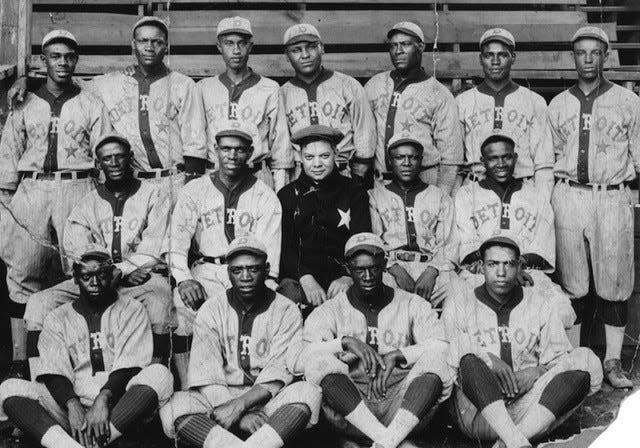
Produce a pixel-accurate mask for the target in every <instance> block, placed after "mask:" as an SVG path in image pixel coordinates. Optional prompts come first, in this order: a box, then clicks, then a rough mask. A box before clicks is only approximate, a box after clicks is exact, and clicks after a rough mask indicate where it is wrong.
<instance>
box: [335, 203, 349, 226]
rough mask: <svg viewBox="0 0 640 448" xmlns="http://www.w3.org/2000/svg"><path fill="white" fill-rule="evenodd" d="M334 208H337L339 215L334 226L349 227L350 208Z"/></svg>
mask: <svg viewBox="0 0 640 448" xmlns="http://www.w3.org/2000/svg"><path fill="white" fill-rule="evenodd" d="M336 210H338V214H339V215H340V222H339V223H338V225H337V226H336V227H340V226H345V227H346V228H347V229H349V228H350V227H349V224H351V209H350V208H348V209H347V210H346V211H344V210H340V209H339V208H338V209H336Z"/></svg>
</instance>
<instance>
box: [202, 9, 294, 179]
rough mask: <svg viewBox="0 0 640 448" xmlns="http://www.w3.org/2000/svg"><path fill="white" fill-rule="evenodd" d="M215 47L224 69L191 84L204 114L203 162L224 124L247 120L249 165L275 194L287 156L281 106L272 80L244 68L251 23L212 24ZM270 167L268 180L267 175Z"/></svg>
mask: <svg viewBox="0 0 640 448" xmlns="http://www.w3.org/2000/svg"><path fill="white" fill-rule="evenodd" d="M216 32H217V36H218V42H217V47H218V50H219V51H220V53H221V54H222V59H223V60H224V63H225V65H226V71H225V72H224V73H222V74H220V75H217V76H214V77H212V78H204V79H203V80H202V81H200V82H198V84H197V91H198V95H199V97H200V99H201V101H202V103H203V107H204V111H205V114H206V129H207V146H208V159H209V160H212V161H214V162H215V160H216V151H215V135H216V133H217V132H218V129H219V128H220V125H221V123H224V122H225V121H227V120H243V121H250V122H252V123H253V124H255V125H256V129H257V130H258V133H257V134H256V135H253V136H252V137H253V142H254V145H253V146H254V151H253V155H252V156H251V159H250V160H249V167H250V169H251V171H252V172H254V173H255V174H256V175H257V176H258V178H259V179H261V180H262V181H264V182H265V183H266V184H267V185H269V186H271V187H273V186H274V182H275V189H276V191H277V190H279V189H280V188H282V187H284V185H285V184H286V183H287V181H288V178H287V177H288V173H287V170H288V169H291V168H293V152H292V149H291V145H290V144H289V129H288V126H287V122H286V117H285V115H284V108H283V107H282V106H281V105H280V104H279V101H280V98H279V95H278V91H279V88H280V87H279V85H278V83H277V82H275V81H273V80H271V79H269V78H265V77H264V76H260V75H259V74H257V73H255V72H254V71H253V70H251V68H250V67H249V66H248V65H247V63H248V60H249V54H250V53H251V49H252V47H253V40H252V38H253V31H252V30H251V23H250V22H249V20H247V19H245V18H243V17H227V18H225V19H222V20H221V21H220V22H219V23H218V27H217V30H216ZM269 168H271V170H272V173H273V176H272V174H271V172H270V171H269Z"/></svg>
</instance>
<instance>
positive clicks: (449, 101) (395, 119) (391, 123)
mask: <svg viewBox="0 0 640 448" xmlns="http://www.w3.org/2000/svg"><path fill="white" fill-rule="evenodd" d="M365 91H366V92H367V97H368V98H369V102H370V103H371V108H372V109H373V115H374V116H375V120H376V129H377V134H378V140H377V144H376V169H377V170H378V171H379V172H381V173H386V172H388V169H387V153H386V149H387V143H388V142H389V140H390V139H391V137H392V136H393V135H394V134H402V135H406V136H410V137H412V138H415V139H417V140H419V141H420V143H422V144H423V145H424V157H423V159H422V164H423V166H432V165H437V164H444V165H460V164H462V161H463V151H462V128H461V127H460V122H459V120H458V108H457V106H456V101H455V99H454V98H453V95H452V94H451V92H449V89H447V88H446V87H445V86H443V85H442V84H440V83H439V82H438V81H437V80H436V79H434V78H432V77H429V75H427V74H426V72H425V71H424V69H422V68H420V70H418V71H415V72H414V73H412V74H411V75H410V76H409V77H408V78H406V79H404V80H402V79H401V78H400V76H399V74H398V73H397V72H396V71H395V70H394V71H387V72H383V73H379V74H377V75H375V76H373V77H372V78H371V79H370V80H369V81H368V82H367V84H366V85H365Z"/></svg>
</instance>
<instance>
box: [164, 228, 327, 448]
mask: <svg viewBox="0 0 640 448" xmlns="http://www.w3.org/2000/svg"><path fill="white" fill-rule="evenodd" d="M267 257H268V255H267V248H266V247H265V245H264V244H263V243H262V242H261V241H259V240H257V239H256V238H254V237H252V236H245V237H239V238H236V239H235V240H234V241H232V242H231V244H230V245H229V249H228V252H227V254H226V259H227V263H228V266H227V271H228V273H229V279H230V281H231V288H230V289H228V290H227V291H226V292H224V293H222V294H221V295H220V296H218V297H216V298H215V299H212V300H208V301H207V302H205V304H204V305H202V308H200V311H198V315H197V317H196V321H195V324H194V333H193V347H192V349H191V359H190V361H189V382H188V386H189V391H188V392H176V394H175V395H174V396H173V398H172V399H171V401H170V402H169V403H168V404H167V405H166V406H165V407H163V408H162V409H161V411H160V417H161V419H162V424H163V426H164V429H165V432H166V434H167V435H168V436H169V437H172V438H173V437H176V436H177V438H178V440H179V441H180V442H182V443H184V444H186V445H188V446H196V447H205V448H213V447H215V448H220V447H234V446H240V445H242V446H244V447H256V448H277V447H281V446H282V445H283V444H284V443H285V442H286V441H288V440H290V439H291V438H292V437H294V436H295V435H296V434H298V433H299V432H300V431H302V430H304V429H305V428H306V427H307V425H308V424H310V423H315V422H317V419H318V413H319V409H320V400H321V398H320V394H321V393H320V389H319V388H318V387H315V386H312V385H311V384H309V383H307V382H304V381H301V382H297V383H293V384H291V381H292V380H293V376H292V375H291V373H289V370H288V369H287V364H286V360H287V357H288V347H289V345H290V344H291V343H293V344H294V346H299V344H296V342H298V343H299V342H300V341H301V336H302V335H301V333H302V316H301V315H300V311H298V309H297V307H296V305H295V304H294V303H293V302H291V301H290V300H289V299H287V298H286V297H284V296H282V295H280V294H278V293H277V292H275V291H273V290H272V289H270V288H268V287H267V286H266V285H265V280H266V278H267V276H268V274H269V263H268V262H267ZM232 431H233V432H232ZM234 433H236V434H238V435H240V434H243V435H246V434H250V436H249V438H248V439H247V440H246V441H245V442H244V444H243V443H242V441H241V440H240V439H239V438H238V437H236V435H234Z"/></svg>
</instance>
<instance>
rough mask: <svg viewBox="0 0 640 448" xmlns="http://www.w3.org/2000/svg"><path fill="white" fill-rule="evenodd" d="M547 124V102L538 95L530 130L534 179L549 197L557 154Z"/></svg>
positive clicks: (535, 100)
mask: <svg viewBox="0 0 640 448" xmlns="http://www.w3.org/2000/svg"><path fill="white" fill-rule="evenodd" d="M546 125H547V104H546V103H545V102H544V99H543V98H540V97H537V96H536V98H535V99H534V106H533V122H532V123H531V129H530V130H529V137H530V139H531V140H530V142H529V145H530V148H531V153H532V154H531V156H532V158H533V170H534V179H535V183H536V186H537V187H538V188H541V189H543V190H544V191H545V192H546V194H547V195H548V197H551V190H552V188H553V165H554V162H555V155H554V153H553V142H552V141H551V140H550V139H548V138H546V136H547V134H546V129H545V127H546Z"/></svg>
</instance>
